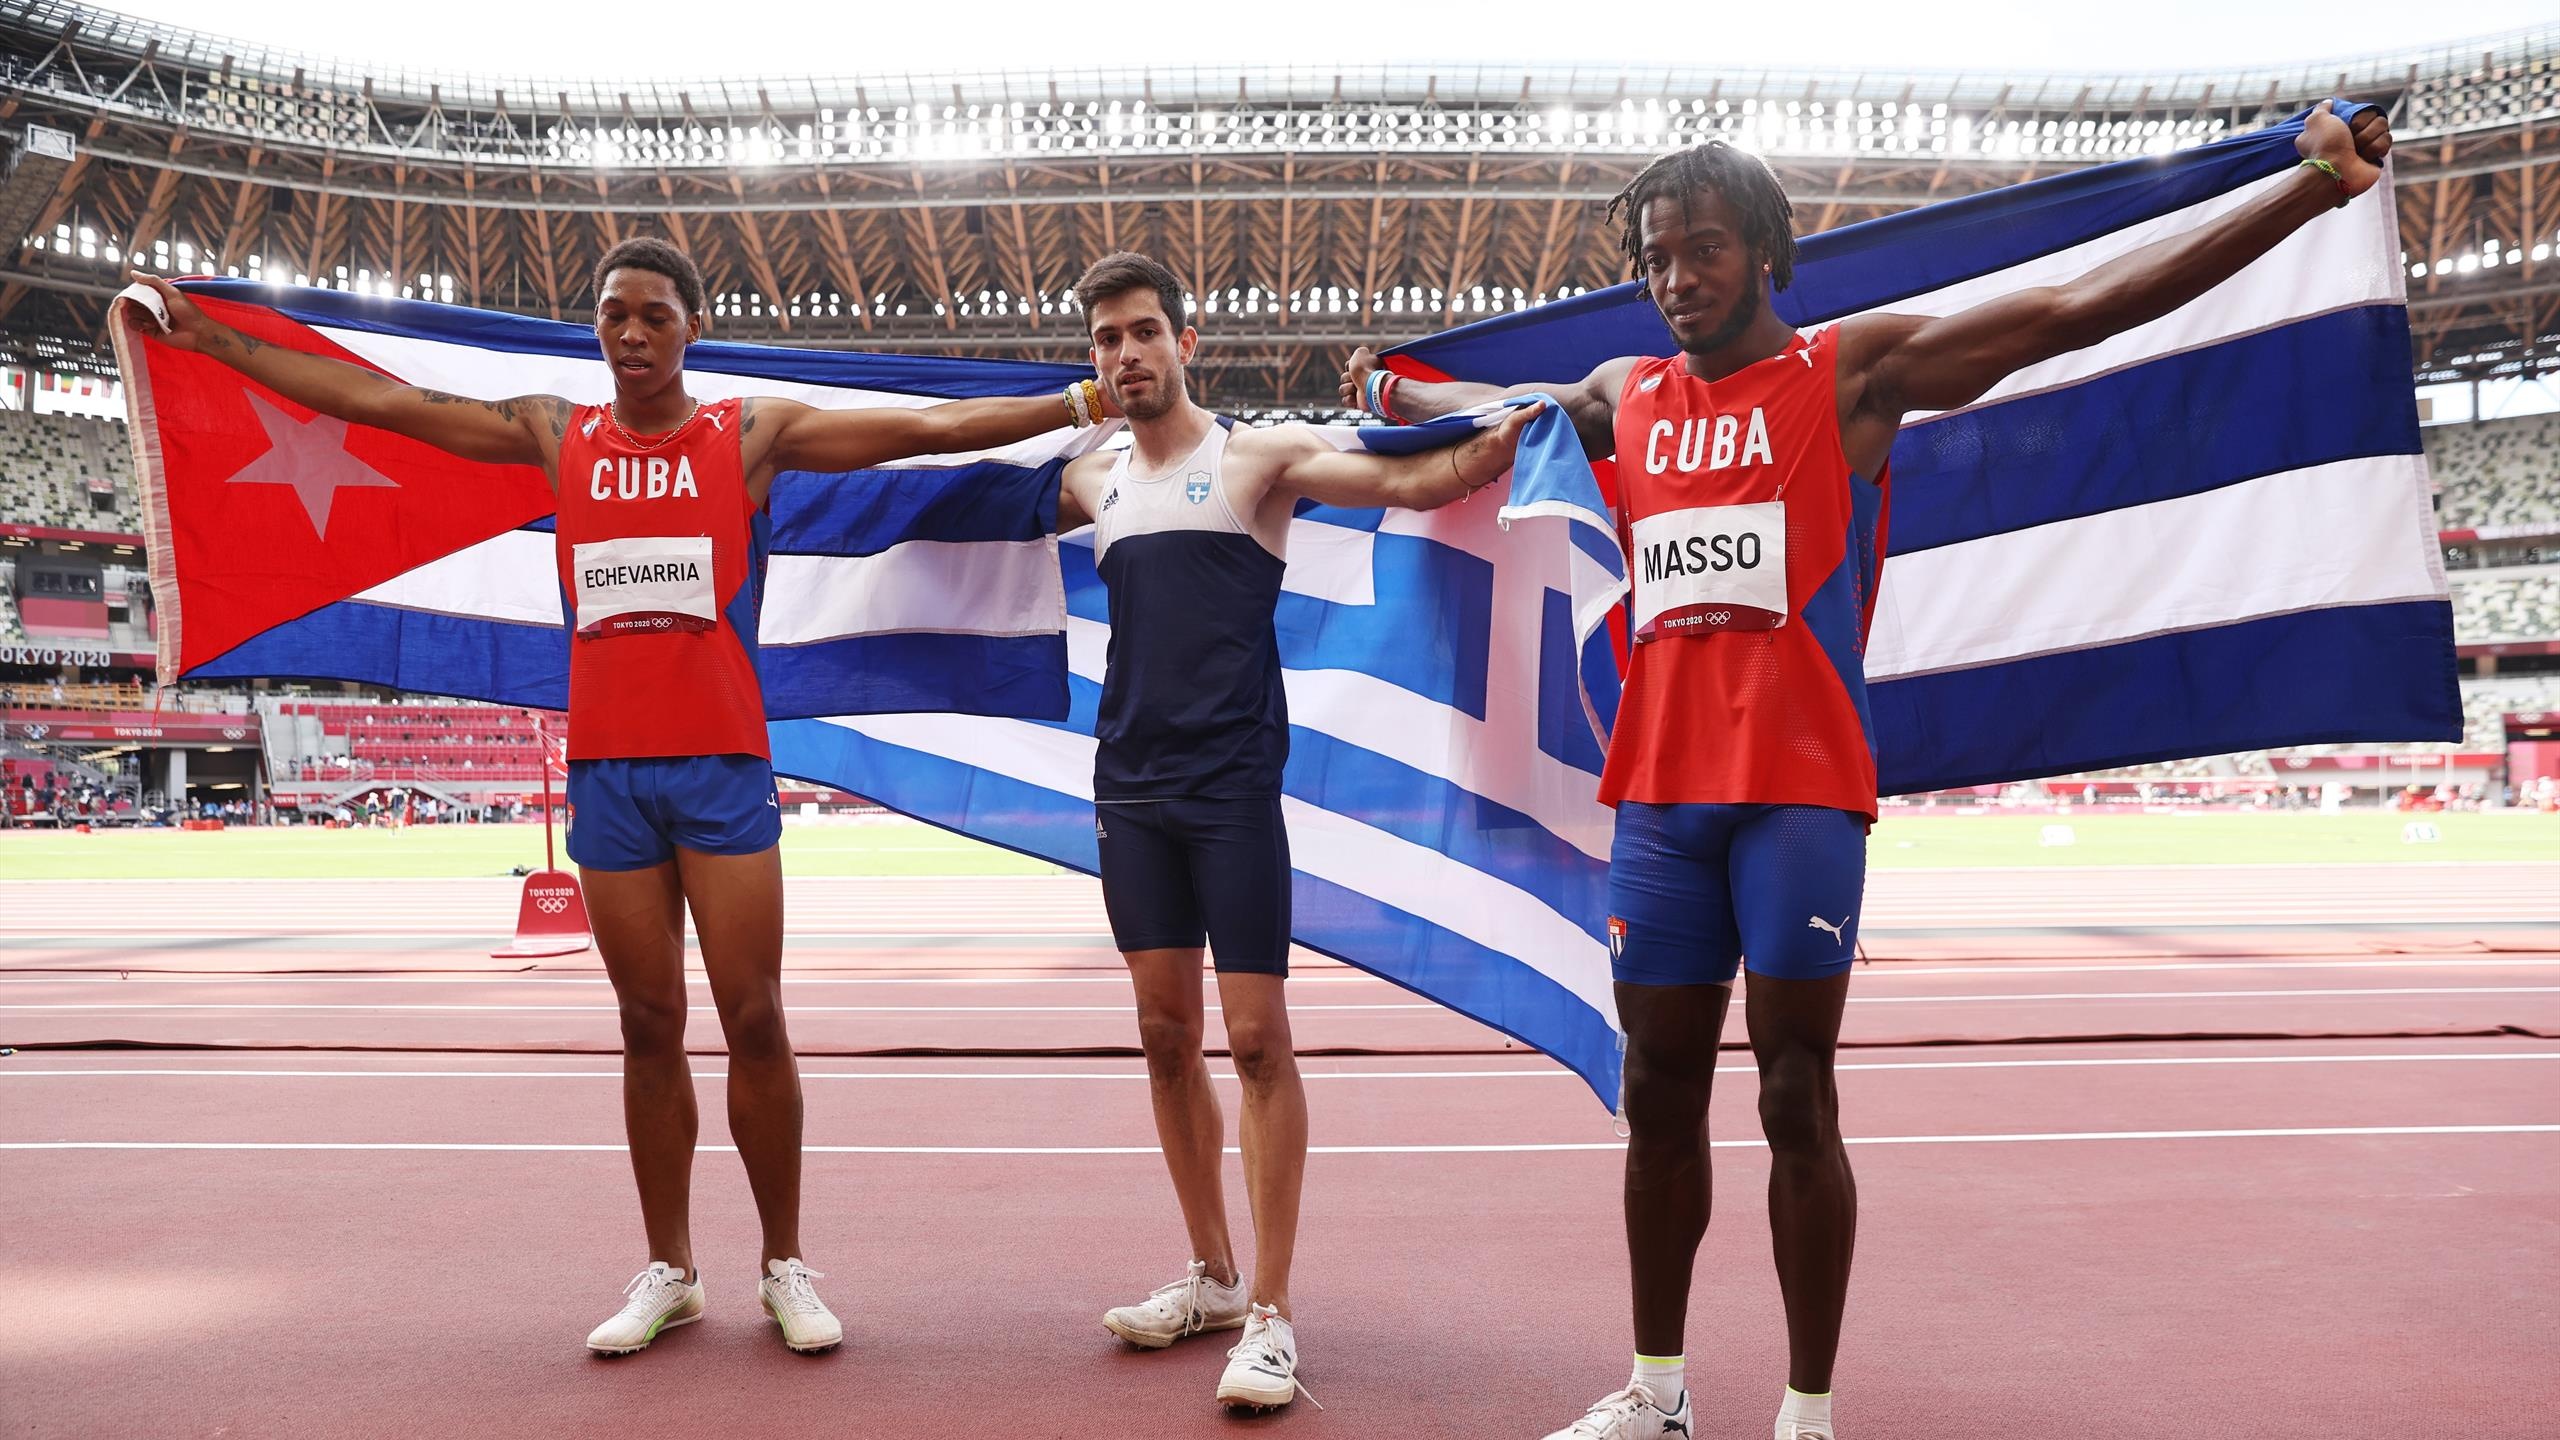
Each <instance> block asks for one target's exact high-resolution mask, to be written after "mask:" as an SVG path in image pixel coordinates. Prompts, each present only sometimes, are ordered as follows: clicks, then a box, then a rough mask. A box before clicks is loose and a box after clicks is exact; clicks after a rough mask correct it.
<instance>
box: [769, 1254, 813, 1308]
mask: <svg viewBox="0 0 2560 1440" xmlns="http://www.w3.org/2000/svg"><path fill="white" fill-rule="evenodd" d="M768 1278H770V1279H771V1280H772V1281H773V1282H774V1285H775V1287H776V1288H777V1289H779V1290H780V1291H781V1292H782V1308H784V1309H786V1310H788V1311H790V1312H791V1313H792V1314H794V1315H823V1314H825V1313H827V1307H826V1303H825V1302H824V1301H822V1300H820V1299H819V1298H818V1292H817V1290H816V1289H815V1288H813V1287H812V1286H811V1285H810V1284H809V1282H810V1281H812V1280H824V1279H826V1278H827V1274H826V1272H825V1271H823V1270H812V1269H810V1268H809V1267H808V1266H806V1265H803V1264H801V1263H800V1262H799V1261H797V1260H786V1261H784V1262H783V1271H782V1273H781V1274H779V1275H774V1276H770V1277H768Z"/></svg>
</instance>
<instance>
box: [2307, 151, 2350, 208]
mask: <svg viewBox="0 0 2560 1440" xmlns="http://www.w3.org/2000/svg"><path fill="white" fill-rule="evenodd" d="M2301 168H2303V169H2305V170H2317V171H2319V172H2320V173H2321V174H2323V175H2326V176H2328V177H2329V183H2331V184H2333V185H2335V186H2337V187H2338V203H2337V204H2335V205H2332V206H2330V207H2329V208H2330V209H2332V210H2336V209H2340V208H2342V207H2344V206H2345V205H2346V203H2347V202H2348V201H2350V200H2353V199H2354V198H2356V197H2355V195H2354V193H2353V192H2352V191H2350V190H2348V189H2347V177H2346V176H2344V175H2341V174H2339V173H2338V167H2337V165H2336V164H2335V163H2333V162H2331V161H2327V160H2321V159H2317V158H2314V159H2310V160H2305V161H2303V162H2302V166H2301Z"/></svg>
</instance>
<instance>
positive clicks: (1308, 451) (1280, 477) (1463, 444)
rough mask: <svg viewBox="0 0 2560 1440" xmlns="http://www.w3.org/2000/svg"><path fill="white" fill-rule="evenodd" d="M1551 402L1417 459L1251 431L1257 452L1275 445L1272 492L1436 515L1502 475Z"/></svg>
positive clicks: (1302, 429) (1289, 433) (1525, 408)
mask: <svg viewBox="0 0 2560 1440" xmlns="http://www.w3.org/2000/svg"><path fill="white" fill-rule="evenodd" d="M1544 408H1546V407H1545V406H1543V405H1521V406H1516V407H1514V408H1513V409H1512V410H1511V411H1510V413H1508V414H1506V415H1504V416H1503V417H1502V421H1501V423H1500V424H1498V425H1494V426H1492V427H1490V428H1488V429H1483V430H1479V431H1477V432H1476V433H1475V434H1473V435H1471V436H1469V437H1467V438H1466V439H1464V440H1461V441H1459V442H1458V443H1457V444H1455V445H1446V446H1442V447H1441V448H1439V449H1437V450H1425V451H1421V452H1420V453H1418V454H1413V455H1380V454H1376V453H1374V452H1371V451H1366V450H1337V449H1335V448H1334V447H1333V446H1332V445H1331V444H1329V443H1327V442H1326V441H1325V440H1324V438H1323V437H1321V436H1319V435H1317V434H1316V433H1315V431H1314V430H1313V429H1312V428H1311V427H1308V426H1304V425H1282V426H1277V427H1274V428H1272V429H1269V430H1253V431H1247V432H1245V434H1246V435H1248V436H1250V437H1251V438H1250V439H1249V440H1248V441H1247V442H1246V443H1248V444H1251V445H1253V446H1254V447H1255V448H1256V449H1261V448H1263V447H1264V446H1269V447H1272V449H1273V450H1275V451H1276V452H1277V454H1276V460H1277V466H1278V468H1277V469H1276V470H1275V471H1274V472H1273V475H1272V481H1271V484H1272V489H1273V490H1274V491H1277V492H1278V493H1280V494H1284V495H1287V496H1289V497H1291V498H1293V499H1295V498H1304V499H1308V500H1314V501H1318V502H1320V503H1322V504H1326V505H1343V506H1354V507H1361V508H1366V507H1371V506H1382V505H1386V506H1394V507H1397V508H1399V509H1404V510H1430V509H1435V508H1437V507H1439V506H1442V505H1446V504H1448V503H1449V502H1450V501H1452V500H1461V499H1464V498H1466V497H1467V496H1469V495H1472V494H1474V493H1475V492H1476V491H1478V490H1481V489H1483V488H1484V487H1486V486H1487V485H1490V484H1492V483H1493V482H1494V481H1496V480H1499V479H1501V478H1502V475H1503V472H1504V471H1506V470H1509V469H1510V468H1511V460H1512V457H1513V456H1514V455H1516V454H1518V453H1519V450H1520V434H1521V432H1522V431H1524V430H1526V429H1528V428H1529V422H1530V421H1531V420H1533V419H1535V418H1536V417H1537V414H1538V412H1539V411H1540V410H1542V409H1544Z"/></svg>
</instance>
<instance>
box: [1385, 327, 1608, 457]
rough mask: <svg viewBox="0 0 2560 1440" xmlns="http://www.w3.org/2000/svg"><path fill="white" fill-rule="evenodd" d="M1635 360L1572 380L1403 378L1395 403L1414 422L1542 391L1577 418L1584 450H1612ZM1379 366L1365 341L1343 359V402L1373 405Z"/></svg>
mask: <svg viewBox="0 0 2560 1440" xmlns="http://www.w3.org/2000/svg"><path fill="white" fill-rule="evenodd" d="M1635 363H1636V362H1635V361H1634V359H1633V358H1626V359H1619V360H1607V361H1603V362H1601V365H1600V368H1599V369H1597V370H1594V371H1592V372H1591V373H1590V374H1588V375H1585V376H1584V377H1582V379H1580V380H1578V381H1576V382H1574V383H1572V384H1569V385H1510V386H1504V385H1479V384H1476V383H1474V382H1472V381H1466V380H1436V381H1435V380H1411V379H1405V378H1402V377H1399V378H1398V379H1397V380H1396V382H1395V389H1394V391H1393V397H1392V398H1393V404H1392V408H1393V409H1394V411H1395V417H1396V418H1397V419H1398V420H1401V421H1404V422H1406V423H1408V424H1410V423H1413V422H1415V421H1419V420H1433V419H1437V418H1439V417H1440V416H1443V415H1453V414H1455V413H1457V412H1458V411H1460V410H1468V409H1472V408H1474V407H1475V406H1478V405H1482V404H1485V403H1487V402H1488V401H1493V400H1508V399H1511V398H1512V397H1514V396H1519V395H1541V396H1544V397H1546V398H1547V399H1549V400H1552V401H1554V402H1555V403H1556V404H1557V405H1559V406H1561V407H1562V408H1563V410H1564V413H1565V418H1567V419H1569V420H1571V421H1572V422H1573V429H1574V433H1575V434H1576V435H1579V436H1580V437H1582V452H1583V453H1584V454H1586V455H1591V456H1594V457H1597V456H1602V455H1608V454H1611V453H1613V452H1614V451H1616V449H1617V448H1618V439H1617V435H1616V431H1615V428H1614V427H1615V426H1616V425H1617V423H1618V396H1619V394H1620V393H1621V392H1623V391H1624V390H1625V389H1626V388H1627V372H1628V371H1629V370H1630V369H1632V368H1633V367H1634V365H1635ZM1377 368H1378V354H1377V352H1376V351H1374V350H1371V349H1370V348H1369V347H1368V346H1366V345H1363V346H1361V347H1360V348H1359V349H1357V350H1354V351H1352V352H1351V358H1350V359H1348V360H1345V361H1343V362H1342V383H1341V385H1340V386H1339V387H1337V389H1336V392H1335V393H1337V394H1339V395H1340V396H1341V397H1342V403H1343V404H1344V405H1346V406H1349V407H1350V408H1351V409H1354V410H1366V409H1368V408H1369V407H1368V401H1367V391H1368V384H1369V375H1370V372H1371V371H1374V370H1376V369H1377Z"/></svg>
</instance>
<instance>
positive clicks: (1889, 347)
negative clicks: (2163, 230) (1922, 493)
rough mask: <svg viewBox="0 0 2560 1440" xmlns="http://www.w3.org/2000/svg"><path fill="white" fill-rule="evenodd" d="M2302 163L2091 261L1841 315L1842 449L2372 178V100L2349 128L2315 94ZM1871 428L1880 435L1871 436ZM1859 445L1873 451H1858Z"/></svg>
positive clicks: (1989, 382) (2258, 243)
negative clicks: (2205, 213)
mask: <svg viewBox="0 0 2560 1440" xmlns="http://www.w3.org/2000/svg"><path fill="white" fill-rule="evenodd" d="M2295 148H2296V149H2298V150H2299V151H2300V152H2301V154H2302V156H2303V158H2304V159H2305V160H2306V161H2319V162H2324V163H2326V164H2328V165H2332V166H2335V167H2336V170H2337V177H2336V178H2335V179H2332V178H2331V177H2330V175H2329V174H2328V173H2327V172H2326V171H2324V170H2321V169H2317V168H2314V167H2313V166H2312V165H2310V164H2305V165H2303V166H2301V167H2299V168H2297V169H2296V170H2294V172H2293V173H2292V174H2291V175H2290V176H2289V177H2287V178H2286V179H2284V180H2283V181H2280V182H2279V183H2277V184H2276V185H2275V186H2274V187H2272V188H2271V189H2269V190H2268V191H2267V193H2265V194H2263V195H2261V196H2259V197H2258V198H2257V199H2255V200H2252V201H2251V202H2249V203H2248V204H2247V205H2246V206H2243V207H2242V208H2240V209H2239V210H2236V211H2234V212H2232V213H2231V214H2230V215H2229V216H2226V217H2225V218H2223V219H2222V220H2220V221H2217V222H2216V223H2214V224H2212V225H2210V226H2208V227H2206V228H2204V229H2201V230H2197V231H2194V232H2192V233H2190V234H2186V235H2179V236H2175V237H2172V238H2170V239H2167V240H2162V241H2160V242H2158V243H2157V244H2152V245H2146V246H2144V247H2143V248H2141V249H2139V250H2136V251H2134V252H2133V253H2131V254H2129V255H2126V256H2123V257H2121V258H2119V259H2116V260H2113V261H2110V262H2108V263H2107V264H2104V265H2101V266H2099V267H2098V268H2097V269H2095V270H2092V271H2090V272H2089V273H2088V274H2086V275H2083V276H2081V277H2080V278H2079V279H2077V280H2073V281H2071V282H2070V283H2068V284H2065V285H2050V286H2039V287H2037V288H2034V289H2030V290H2020V291H2017V292H2015V293H2013V294H2009V295H2003V296H2001V297H2000V298H1999V299H1996V300H1992V301H1989V302H1987V303H1985V304H1982V305H1977V306H1975V307H1973V308H1972V309H1970V310H1963V311H1959V312H1957V313H1956V314H1953V315H1947V316H1943V317H1935V318H1932V317H1926V316H1914V315H1873V316H1863V317H1860V318H1858V319H1854V320H1845V321H1842V322H1841V325H1840V420H1841V427H1842V430H1843V432H1844V434H1845V435H1846V436H1847V437H1848V438H1849V439H1850V441H1851V445H1850V450H1851V456H1850V458H1851V459H1852V461H1853V462H1854V461H1858V460H1861V459H1867V458H1872V459H1873V460H1875V461H1879V462H1880V461H1881V460H1882V458H1883V454H1884V450H1885V448H1887V447H1889V446H1890V444H1891V440H1892V431H1893V428H1894V427H1895V426H1897V425H1899V424H1900V423H1901V421H1902V417H1903V415H1904V414H1906V413H1908V412H1910V411H1913V410H1949V409H1953V408H1955V407H1957V406H1959V405H1969V404H1971V403H1973V402H1974V401H1975V400H1978V399H1980V398H1981V397H1982V395H1983V393H1984V392H1986V391H1988V390H1989V389H1990V388H1991V387H1992V386H1994V385H1996V384H1998V383H1999V382H2000V381H2001V380H2002V379H2004V378H2005V377H2007V376H2009V375H2011V374H2013V373H2015V372H2017V371H2019V370H2023V369H2025V368H2026V367H2028V366H2030V365H2035V364H2038V363H2041V362H2043V361H2045V360H2050V359H2052V358H2053V357H2054V356H2057V355H2066V354H2069V353H2070V352H2072V351H2074V350H2080V349H2085V348H2087V347H2088V346H2091V345H2095V344H2097V343H2098V342H2099V341H2101V340H2104V339H2106V338H2107V337H2109V336H2111V335H2117V334H2121V333H2122V332H2124V331H2126V330H2130V329H2132V328H2134V327H2135V326H2137V325H2143V324H2147V323H2149V322H2150V321H2153V320H2157V319H2159V318H2160V317H2161V316H2163V315H2166V314H2168V313H2169V312H2171V311H2173V310H2176V309H2177V308H2179V307H2180V306H2182V305H2185V304H2187V303H2188V302H2189V301H2191V300H2194V299H2195V298H2196V297H2198V296H2200V295H2202V294H2204V293H2205V292H2206V291H2208V290H2211V289H2212V288H2213V287H2215V286H2216V285H2219V284H2221V283H2222V282H2223V281H2225V280H2228V279H2230V278H2231V277H2232V276H2234V275H2236V274H2238V273H2240V271H2241V270H2242V269H2244V268H2246V267H2247V266H2248V264H2249V263H2250V262H2251V261H2253V260H2255V259H2257V258H2258V257H2259V256H2261V255H2264V254H2266V253H2267V252H2268V251H2269V250H2272V249H2274V248H2275V247H2276V245H2277V244H2278V243H2279V242H2281V241H2282V240H2283V239H2284V238H2285V237H2286V236H2288V235H2291V234H2292V233H2293V232H2294V231H2296V230H2299V229H2301V228H2302V227H2303V226H2304V225H2306V224H2309V223H2310V222H2311V221H2313V220H2315V219H2318V218H2319V217H2320V216H2321V215H2322V214H2324V213H2326V212H2327V211H2329V210H2331V209H2334V208H2335V207H2337V206H2339V205H2342V204H2344V203H2345V199H2344V198H2343V197H2352V196H2356V195H2361V194H2363V193H2364V192H2365V191H2366V190H2369V189H2371V188H2372V187H2373V185H2374V183H2375V182H2376V181H2377V180H2379V179H2381V177H2382V170H2381V163H2382V159H2383V157H2384V156H2386V155H2388V154H2390V153H2391V130H2390V127H2389V126H2388V125H2387V124H2386V123H2384V121H2383V119H2382V116H2381V114H2380V112H2378V111H2375V112H2368V113H2366V114H2364V115H2361V116H2359V117H2357V120H2356V123H2355V125H2354V127H2353V128H2352V129H2350V127H2349V126H2348V125H2347V124H2346V122H2344V121H2342V120H2340V119H2338V118H2337V116H2336V115H2334V114H2332V113H2331V108H2330V104H2329V102H2327V101H2325V100H2324V101H2322V102H2321V103H2320V105H2319V107H2318V108H2317V109H2315V110H2313V111H2312V112H2311V115H2310V117H2309V118H2308V119H2307V120H2305V121H2304V123H2303V128H2302V136H2301V138H2300V139H2299V140H2297V141H2296V142H2295ZM1878 432H1880V434H1881V443H1880V444H1879V443H1878ZM1861 450H1869V451H1872V452H1873V453H1872V456H1871V457H1869V456H1862V455H1860V453H1859V452H1860V451H1861Z"/></svg>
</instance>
